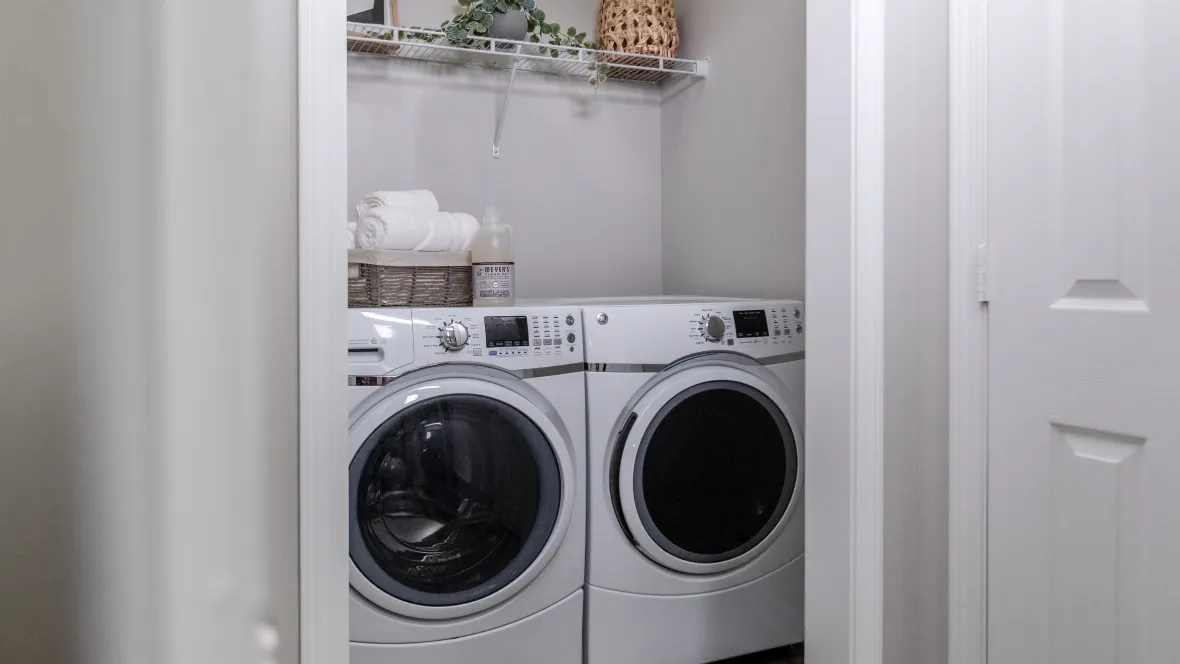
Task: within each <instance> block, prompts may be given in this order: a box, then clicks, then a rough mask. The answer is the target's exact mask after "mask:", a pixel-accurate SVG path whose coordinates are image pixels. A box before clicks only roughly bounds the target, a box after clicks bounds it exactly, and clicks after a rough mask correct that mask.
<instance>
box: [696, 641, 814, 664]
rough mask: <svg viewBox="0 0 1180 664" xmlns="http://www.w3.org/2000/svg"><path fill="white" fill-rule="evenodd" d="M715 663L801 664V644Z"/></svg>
mask: <svg viewBox="0 0 1180 664" xmlns="http://www.w3.org/2000/svg"><path fill="white" fill-rule="evenodd" d="M716 664H803V644H802V643H800V644H797V645H793V646H787V647H786V648H776V649H775V650H767V651H766V652H760V653H757V654H755V655H746V656H745V657H737V658H734V659H727V660H725V661H723V662H717V663H716Z"/></svg>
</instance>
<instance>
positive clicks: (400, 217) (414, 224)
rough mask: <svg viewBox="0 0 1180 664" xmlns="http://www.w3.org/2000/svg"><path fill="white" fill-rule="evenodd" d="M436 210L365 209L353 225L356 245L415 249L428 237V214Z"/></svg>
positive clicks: (375, 247)
mask: <svg viewBox="0 0 1180 664" xmlns="http://www.w3.org/2000/svg"><path fill="white" fill-rule="evenodd" d="M438 214H439V213H438V212H414V211H413V210H407V209H406V208H400V207H389V206H384V207H379V208H376V209H373V210H369V211H368V212H366V213H365V214H364V215H363V216H362V217H361V220H360V221H359V222H357V225H356V246H357V249H403V250H405V249H416V248H417V247H418V245H420V244H422V243H423V242H424V241H425V240H426V239H427V238H428V237H430V227H431V224H432V223H433V222H432V220H431V219H430V218H429V217H430V216H431V215H438Z"/></svg>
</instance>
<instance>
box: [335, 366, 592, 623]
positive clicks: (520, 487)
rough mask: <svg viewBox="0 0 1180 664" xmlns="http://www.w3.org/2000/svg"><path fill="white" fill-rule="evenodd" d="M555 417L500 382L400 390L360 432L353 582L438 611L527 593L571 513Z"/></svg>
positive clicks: (564, 443)
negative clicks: (529, 583)
mask: <svg viewBox="0 0 1180 664" xmlns="http://www.w3.org/2000/svg"><path fill="white" fill-rule="evenodd" d="M395 387H396V386H395ZM555 417H556V416H555V415H554V414H553V413H552V411H551V409H547V408H545V407H544V405H538V404H536V403H534V402H533V401H530V400H529V399H527V398H525V396H522V394H520V393H519V392H517V391H514V390H512V389H509V388H508V387H506V386H505V385H503V384H501V383H498V382H492V381H483V380H478V379H473V378H439V379H435V380H427V381H425V382H421V383H419V384H416V385H410V386H408V387H406V388H405V389H400V390H395V389H391V390H390V393H389V394H388V396H386V397H385V398H384V399H382V400H380V401H379V402H378V403H377V404H376V405H375V406H373V407H372V408H370V409H368V410H367V411H366V412H365V413H364V414H363V415H361V416H360V417H359V418H358V419H357V421H356V422H354V423H353V425H352V427H351V430H350V439H351V441H352V444H353V449H354V450H355V453H354V455H353V458H352V462H351V464H350V465H349V490H350V497H349V506H350V509H351V519H350V531H351V532H350V539H349V550H350V554H351V557H352V563H353V566H352V574H351V582H352V586H353V588H354V589H355V590H356V591H357V592H359V593H360V594H361V595H362V596H364V597H365V598H366V599H368V600H369V601H371V602H373V603H374V604H377V605H378V606H381V607H383V608H385V609H387V610H389V611H392V612H394V613H397V614H399V615H403V616H408V617H413V618H427V619H446V618H455V617H460V616H465V615H470V614H473V613H477V612H479V611H483V610H485V609H487V608H488V607H490V606H493V605H495V604H498V603H500V602H502V601H504V600H506V599H508V598H510V597H511V596H513V595H514V594H516V593H517V592H519V591H520V590H521V589H522V588H523V587H524V586H525V585H527V584H528V582H529V581H530V580H531V579H532V578H533V577H535V576H536V574H537V573H539V572H540V570H541V569H542V568H543V567H544V566H545V564H546V563H548V561H549V560H550V559H551V558H552V557H553V555H554V553H555V552H556V548H557V546H558V544H559V543H560V541H561V539H562V537H563V536H564V533H565V530H566V528H567V526H568V524H569V521H570V519H571V511H572V500H573V498H572V494H573V491H572V486H573V482H574V481H575V480H574V471H573V465H572V457H571V455H570V452H569V441H568V440H566V436H565V434H564V432H565V429H564V427H562V426H560V425H559V424H558V423H557V422H555V421H554V419H555Z"/></svg>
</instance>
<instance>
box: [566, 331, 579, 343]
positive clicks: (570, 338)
mask: <svg viewBox="0 0 1180 664" xmlns="http://www.w3.org/2000/svg"><path fill="white" fill-rule="evenodd" d="M577 338H578V337H577V336H576V335H574V333H573V332H570V333H569V334H567V335H565V340H566V341H568V342H570V343H571V344H572V343H573V342H574V340H576V339H577Z"/></svg>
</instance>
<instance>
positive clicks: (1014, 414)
mask: <svg viewBox="0 0 1180 664" xmlns="http://www.w3.org/2000/svg"><path fill="white" fill-rule="evenodd" d="M988 11H989V23H988V49H989V56H988V68H989V74H988V83H989V85H988V95H989V96H988V99H989V101H988V109H987V110H988V195H987V204H988V215H987V217H988V224H989V227H988V236H989V237H988V242H989V245H990V247H991V257H992V277H991V282H992V284H993V288H992V291H991V303H990V304H989V317H990V318H989V332H988V334H989V381H990V382H989V388H988V397H989V410H990V412H989V416H988V426H989V433H988V438H989V454H990V460H989V475H988V487H989V499H988V623H987V624H988V660H989V661H990V662H992V663H993V664H1019V663H1024V662H1027V663H1030V664H1032V663H1036V664H1041V663H1061V664H1065V663H1069V664H1091V663H1093V664H1114V663H1115V662H1118V663H1120V664H1133V663H1141V664H1156V663H1162V662H1177V661H1180V3H1177V2H1175V0H1119V1H1118V2H1110V1H1108V0H1107V1H1101V0H991V1H990V2H989V10H988Z"/></svg>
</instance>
